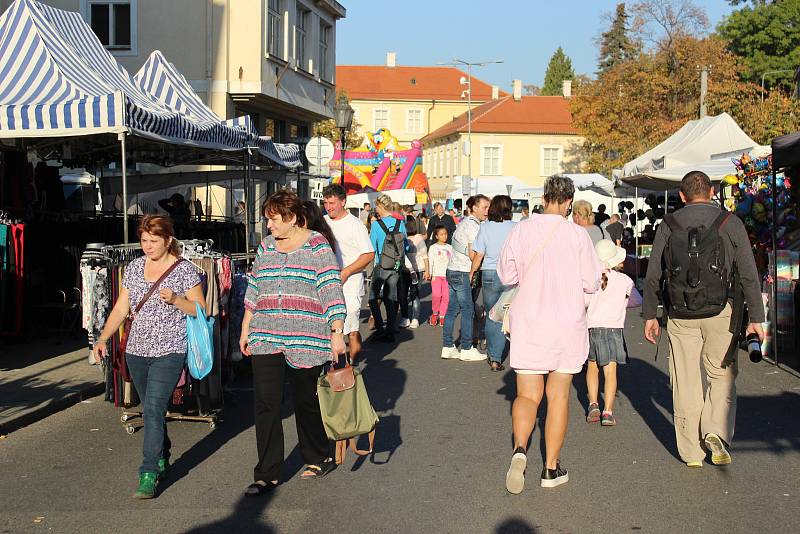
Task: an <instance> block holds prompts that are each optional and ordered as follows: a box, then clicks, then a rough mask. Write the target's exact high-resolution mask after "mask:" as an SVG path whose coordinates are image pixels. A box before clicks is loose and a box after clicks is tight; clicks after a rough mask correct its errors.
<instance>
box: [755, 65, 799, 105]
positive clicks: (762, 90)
mask: <svg viewBox="0 0 800 534" xmlns="http://www.w3.org/2000/svg"><path fill="white" fill-rule="evenodd" d="M786 72H794V69H788V70H787V69H783V70H768V71H767V72H764V73H762V74H761V102H762V103H763V102H764V78H766V76H767V74H783V73H786Z"/></svg>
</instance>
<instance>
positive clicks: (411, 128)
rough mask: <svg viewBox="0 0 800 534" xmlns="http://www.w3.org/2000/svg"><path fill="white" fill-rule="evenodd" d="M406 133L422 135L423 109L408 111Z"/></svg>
mask: <svg viewBox="0 0 800 534" xmlns="http://www.w3.org/2000/svg"><path fill="white" fill-rule="evenodd" d="M406 132H407V133H411V134H418V133H422V110H421V109H409V110H408V111H406Z"/></svg>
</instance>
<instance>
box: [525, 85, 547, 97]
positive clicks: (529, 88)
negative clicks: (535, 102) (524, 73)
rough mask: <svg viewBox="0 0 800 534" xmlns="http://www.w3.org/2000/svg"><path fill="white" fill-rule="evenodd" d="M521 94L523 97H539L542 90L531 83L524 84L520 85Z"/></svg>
mask: <svg viewBox="0 0 800 534" xmlns="http://www.w3.org/2000/svg"><path fill="white" fill-rule="evenodd" d="M522 92H523V93H525V96H539V95H540V94H541V93H542V88H541V87H539V86H538V85H534V84H532V83H526V84H523V85H522Z"/></svg>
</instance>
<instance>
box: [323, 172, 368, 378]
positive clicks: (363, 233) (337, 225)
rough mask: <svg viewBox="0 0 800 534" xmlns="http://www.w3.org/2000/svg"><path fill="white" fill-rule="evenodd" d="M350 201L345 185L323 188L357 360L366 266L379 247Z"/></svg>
mask: <svg viewBox="0 0 800 534" xmlns="http://www.w3.org/2000/svg"><path fill="white" fill-rule="evenodd" d="M346 201H347V194H346V193H345V190H344V188H343V187H342V186H341V185H335V184H334V185H329V186H328V187H326V188H325V189H323V190H322V203H323V206H324V207H325V211H326V212H327V214H326V215H325V221H326V222H327V223H328V225H329V226H330V227H331V230H333V235H334V237H335V238H336V245H337V247H336V259H337V260H339V267H341V269H342V292H343V293H344V302H345V306H346V308H347V318H346V319H345V321H344V334H345V335H347V336H348V337H349V340H350V361H351V362H352V363H356V359H357V358H358V354H359V353H360V352H361V334H360V333H359V331H358V326H359V322H360V321H359V319H360V313H361V299H362V298H363V297H364V269H366V267H367V266H368V265H369V264H370V263H371V262H372V261H373V260H374V258H375V251H374V250H373V248H372V243H371V242H370V240H369V233H368V232H367V228H366V226H364V224H363V223H362V222H361V221H360V220H359V219H358V217H355V216H354V215H352V214H351V213H350V212H349V211H347V210H346V209H345V207H344V205H345V202H346Z"/></svg>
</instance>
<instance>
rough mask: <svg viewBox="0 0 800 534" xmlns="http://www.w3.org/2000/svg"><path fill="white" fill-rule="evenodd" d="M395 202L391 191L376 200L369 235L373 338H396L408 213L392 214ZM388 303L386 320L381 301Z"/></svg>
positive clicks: (388, 340) (382, 339) (370, 307)
mask: <svg viewBox="0 0 800 534" xmlns="http://www.w3.org/2000/svg"><path fill="white" fill-rule="evenodd" d="M392 209H393V202H392V199H391V197H389V196H388V195H381V196H379V197H378V198H377V199H376V200H375V211H376V212H377V214H378V218H377V219H376V220H375V221H374V222H373V223H372V227H371V228H370V232H369V238H370V241H371V242H372V248H373V249H375V268H374V270H373V271H372V286H371V287H370V297H369V309H370V311H371V312H372V317H373V318H374V319H375V335H374V337H373V339H376V340H379V341H387V342H390V343H393V342H394V340H395V339H394V327H395V323H396V322H397V306H398V303H399V301H398V297H399V295H398V291H397V286H398V283H399V281H400V271H401V270H402V269H403V266H404V264H405V259H406V258H405V254H406V246H407V244H406V237H407V233H406V223H405V220H404V219H405V217H403V216H402V215H401V216H400V217H401V218H399V219H398V218H395V217H394V216H393V215H392ZM381 300H383V304H384V306H385V307H386V324H385V325H384V322H383V318H382V315H381V303H380V301H381Z"/></svg>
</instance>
